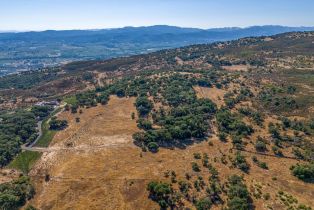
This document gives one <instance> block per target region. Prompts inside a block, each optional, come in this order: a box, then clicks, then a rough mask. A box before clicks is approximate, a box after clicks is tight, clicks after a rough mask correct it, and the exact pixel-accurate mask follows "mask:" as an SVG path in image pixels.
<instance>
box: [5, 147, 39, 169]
mask: <svg viewBox="0 0 314 210" xmlns="http://www.w3.org/2000/svg"><path fill="white" fill-rule="evenodd" d="M40 156H41V153H40V152H33V151H24V152H22V153H20V154H19V155H18V156H16V158H15V159H14V160H13V161H12V162H11V163H10V164H9V165H8V167H9V168H14V169H18V170H20V171H22V172H23V173H25V174H27V173H28V172H29V171H30V169H31V168H32V166H33V165H34V164H35V162H36V161H37V160H38V159H39V158H40Z"/></svg>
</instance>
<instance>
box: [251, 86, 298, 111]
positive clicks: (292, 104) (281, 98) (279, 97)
mask: <svg viewBox="0 0 314 210" xmlns="http://www.w3.org/2000/svg"><path fill="white" fill-rule="evenodd" d="M257 98H258V100H259V103H260V105H261V106H262V107H263V108H266V109H268V110H270V111H277V112H289V111H291V110H294V109H297V108H298V107H299V105H298V103H297V101H296V100H295V99H294V98H293V97H292V96H290V95H286V94H285V93H284V92H283V90H282V89H281V88H277V87H271V88H264V89H263V90H262V91H260V93H259V94H258V97H257Z"/></svg>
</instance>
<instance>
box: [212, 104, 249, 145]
mask: <svg viewBox="0 0 314 210" xmlns="http://www.w3.org/2000/svg"><path fill="white" fill-rule="evenodd" d="M216 120H217V124H218V130H219V132H220V134H219V136H220V138H221V139H222V140H223V139H225V138H226V135H227V134H229V135H231V136H232V143H233V144H234V145H235V146H236V147H237V148H239V149H240V148H242V146H243V142H242V138H243V137H245V136H249V135H251V134H252V133H253V132H254V130H253V128H252V127H251V126H250V125H246V124H245V123H244V122H242V121H241V120H240V118H239V117H238V116H236V115H235V114H233V113H231V112H230V111H229V110H228V109H220V110H219V111H218V112H217V114H216Z"/></svg>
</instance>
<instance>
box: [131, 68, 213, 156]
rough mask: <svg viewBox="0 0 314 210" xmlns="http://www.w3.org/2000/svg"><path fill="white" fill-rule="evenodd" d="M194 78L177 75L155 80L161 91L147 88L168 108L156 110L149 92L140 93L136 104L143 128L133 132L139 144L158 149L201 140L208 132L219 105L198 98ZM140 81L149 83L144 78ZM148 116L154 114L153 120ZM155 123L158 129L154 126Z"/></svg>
mask: <svg viewBox="0 0 314 210" xmlns="http://www.w3.org/2000/svg"><path fill="white" fill-rule="evenodd" d="M195 80H196V79H195V78H191V79H189V78H188V77H185V76H182V75H177V74H175V75H172V76H167V77H160V78H159V79H156V80H155V81H154V82H155V83H156V84H158V88H157V90H158V92H157V93H155V92H151V93H150V90H148V93H149V94H152V95H153V97H154V101H156V102H161V103H163V104H164V105H166V106H167V108H164V106H163V107H160V108H159V109H158V110H156V109H153V103H152V101H150V100H149V99H148V97H147V93H145V95H144V93H139V94H142V95H140V96H139V97H138V98H137V100H136V103H135V105H136V108H137V110H138V113H139V117H140V119H139V120H138V127H139V128H142V129H143V130H144V131H141V132H138V133H135V134H134V135H133V138H134V140H135V143H136V144H137V145H140V146H142V147H144V148H146V147H147V148H148V149H149V150H151V151H156V150H158V147H159V146H165V147H172V146H175V145H182V144H184V143H183V142H184V140H188V139H193V138H199V139H201V138H204V137H205V136H206V135H207V133H208V130H209V124H208V121H209V120H210V119H211V117H212V116H213V114H214V113H215V112H216V110H217V107H216V105H215V104H214V103H213V102H212V101H210V100H209V99H197V98H196V94H195V92H194V90H193V84H194V83H197V81H195ZM149 83H153V81H149ZM139 84H146V82H145V80H144V81H143V80H142V81H140V82H139ZM145 86H146V85H144V87H145ZM147 88H149V87H147ZM148 116H151V118H152V120H153V122H151V121H150V120H148V118H149V117H148ZM141 118H143V119H141ZM144 118H147V119H144ZM153 124H156V125H157V127H159V128H158V129H156V128H153V126H152V125H153Z"/></svg>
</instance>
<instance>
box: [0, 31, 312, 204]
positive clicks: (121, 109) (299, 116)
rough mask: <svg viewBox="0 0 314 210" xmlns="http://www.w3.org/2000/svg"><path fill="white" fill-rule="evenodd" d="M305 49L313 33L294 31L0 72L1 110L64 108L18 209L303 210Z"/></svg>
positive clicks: (308, 184)
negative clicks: (46, 103) (40, 104)
mask: <svg viewBox="0 0 314 210" xmlns="http://www.w3.org/2000/svg"><path fill="white" fill-rule="evenodd" d="M313 48H314V33H313V32H304V33H295V32H294V33H286V34H280V35H275V36H267V37H266V36H265V37H251V38H243V39H239V40H236V41H228V42H219V43H214V44H208V45H192V46H187V47H183V48H178V49H172V50H162V51H158V52H154V53H150V54H146V55H137V56H131V57H124V58H116V59H111V60H105V61H84V62H74V63H70V64H67V65H64V66H61V67H58V68H54V69H46V70H43V71H40V72H27V73H23V74H20V75H12V76H7V77H4V78H1V80H0V82H1V83H0V84H1V85H2V87H1V88H2V89H1V92H0V94H1V100H2V103H1V107H2V109H3V111H4V112H6V113H7V115H14V113H15V111H16V108H23V107H26V109H25V110H24V111H25V112H29V111H31V112H33V114H29V115H26V114H24V115H25V116H28V117H29V118H30V120H29V121H30V122H31V123H32V125H33V124H36V123H35V119H36V118H35V116H36V115H38V114H40V115H43V116H47V114H46V112H47V110H42V109H39V108H32V109H29V107H30V106H33V104H34V103H35V102H36V101H42V100H52V99H59V100H60V101H62V102H63V103H64V104H65V103H67V105H65V107H64V110H61V112H60V114H59V115H57V116H56V117H51V116H50V115H48V116H47V118H45V119H49V118H50V121H53V122H54V123H55V124H54V125H58V123H60V124H61V123H64V122H66V125H67V126H62V127H60V129H58V130H54V134H55V135H52V136H51V138H47V139H45V141H46V145H49V146H48V147H46V148H41V149H42V150H41V151H42V152H43V153H42V155H41V156H40V157H39V160H38V161H37V162H36V163H35V165H34V166H33V167H32V168H31V169H30V171H27V172H26V173H27V174H28V175H29V177H30V179H31V181H32V183H33V185H34V187H35V191H36V194H34V195H32V199H31V200H30V201H28V204H31V205H33V206H35V207H37V208H38V209H121V210H125V209H130V210H131V209H222V208H227V209H244V210H249V209H256V210H259V209H265V210H266V209H267V210H268V209H296V210H301V209H313V207H314V203H313V199H312V198H313V196H314V185H313V182H314V165H313V161H314V142H313V135H314V107H313V103H314V95H313V92H314V83H313V81H314V55H313V54H314V50H313ZM9 108H10V109H9ZM8 110H10V111H8ZM48 111H49V110H48ZM0 116H4V117H3V119H4V120H3V121H2V122H1V121H0V126H2V128H6V126H12V124H10V123H11V121H9V120H7V119H6V118H5V116H6V115H0ZM19 117H20V115H19ZM9 119H11V118H9ZM13 119H14V120H18V119H19V118H13ZM18 125H19V124H18ZM26 127H31V126H26ZM22 128H23V127H22ZM12 129H13V128H12ZM17 129H18V128H17ZM23 129H24V128H23ZM47 129H49V128H47ZM50 129H51V128H50ZM33 130H34V129H33ZM3 131H6V130H5V129H3ZM46 132H47V131H46ZM22 134H24V132H22V133H20V132H16V138H18V137H19V136H22ZM2 136H4V135H0V140H1V137H2ZM16 138H15V139H16ZM6 139H10V138H6ZM29 140H30V139H27V140H25V141H29ZM0 142H1V141H0ZM2 142H3V141H2ZM14 145H15V144H10V146H11V147H7V148H10V149H12V150H14V151H15V152H16V151H17V148H16V147H14ZM17 146H19V144H17ZM3 154H7V153H3ZM1 160H3V158H2V159H1ZM22 168H24V167H22ZM0 193H1V192H0Z"/></svg>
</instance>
